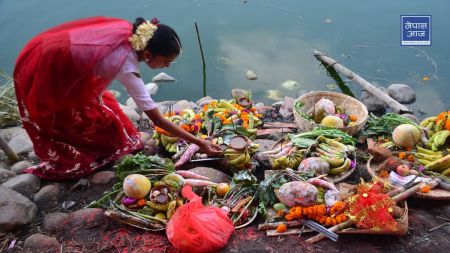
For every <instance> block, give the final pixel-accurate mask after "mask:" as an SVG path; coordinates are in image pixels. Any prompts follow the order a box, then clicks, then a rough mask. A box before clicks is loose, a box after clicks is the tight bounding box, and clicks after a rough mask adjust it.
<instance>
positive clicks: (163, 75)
mask: <svg viewBox="0 0 450 253" xmlns="http://www.w3.org/2000/svg"><path fill="white" fill-rule="evenodd" d="M152 81H153V82H155V83H157V82H175V81H176V79H175V78H173V77H171V76H169V75H168V74H166V73H164V72H161V73H159V74H157V75H156V76H154V77H153V78H152Z"/></svg>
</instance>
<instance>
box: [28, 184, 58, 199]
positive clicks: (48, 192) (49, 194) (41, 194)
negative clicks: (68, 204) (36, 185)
mask: <svg viewBox="0 0 450 253" xmlns="http://www.w3.org/2000/svg"><path fill="white" fill-rule="evenodd" d="M60 193H61V187H60V185H58V184H49V185H46V186H44V187H42V189H40V190H39V191H38V192H37V193H36V195H34V201H35V202H40V201H48V200H57V199H58V197H59V194H60Z"/></svg>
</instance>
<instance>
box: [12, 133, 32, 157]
mask: <svg viewBox="0 0 450 253" xmlns="http://www.w3.org/2000/svg"><path fill="white" fill-rule="evenodd" d="M8 145H9V147H10V148H11V149H12V150H13V151H14V152H15V153H16V154H18V155H22V154H28V153H29V152H30V151H31V150H33V143H32V142H31V139H30V137H29V136H28V134H27V133H23V134H18V135H15V136H13V137H12V138H11V140H10V141H9V142H8Z"/></svg>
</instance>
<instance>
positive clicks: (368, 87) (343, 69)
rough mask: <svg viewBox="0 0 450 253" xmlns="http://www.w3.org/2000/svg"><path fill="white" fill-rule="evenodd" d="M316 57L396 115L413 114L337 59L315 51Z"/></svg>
mask: <svg viewBox="0 0 450 253" xmlns="http://www.w3.org/2000/svg"><path fill="white" fill-rule="evenodd" d="M314 57H316V58H317V60H319V61H320V62H321V63H322V64H323V65H325V67H327V68H329V67H333V68H334V69H336V71H338V72H340V73H342V74H344V75H345V76H346V77H347V78H349V79H350V80H352V81H355V82H356V83H357V84H359V85H360V86H361V87H363V89H364V90H366V91H367V92H369V93H370V94H372V95H373V96H375V97H377V98H378V99H380V100H381V101H383V102H384V103H386V105H388V106H389V107H391V108H392V109H393V110H394V111H395V112H396V113H411V110H409V109H408V108H407V107H406V106H404V105H402V104H400V103H399V102H397V101H395V100H394V99H393V98H391V97H390V96H388V95H386V94H385V93H384V92H382V91H381V90H379V89H378V88H377V87H375V86H374V85H373V84H371V83H370V82H369V81H367V80H366V79H364V78H362V77H361V76H359V75H358V74H356V73H355V72H353V71H351V70H350V69H348V68H346V67H345V66H343V65H342V64H340V63H338V62H337V61H336V60H335V59H333V58H331V57H328V56H326V55H324V54H323V53H322V52H319V51H316V50H314Z"/></svg>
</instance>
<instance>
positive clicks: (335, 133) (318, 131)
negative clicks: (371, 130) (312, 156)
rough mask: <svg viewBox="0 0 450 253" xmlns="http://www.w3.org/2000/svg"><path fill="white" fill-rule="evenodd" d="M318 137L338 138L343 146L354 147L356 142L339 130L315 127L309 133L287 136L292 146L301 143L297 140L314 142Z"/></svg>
mask: <svg viewBox="0 0 450 253" xmlns="http://www.w3.org/2000/svg"><path fill="white" fill-rule="evenodd" d="M319 136H325V137H327V138H331V139H336V138H340V139H341V140H342V141H340V142H341V143H344V144H350V145H355V143H356V140H355V139H354V138H353V137H351V136H350V135H348V134H347V133H345V132H342V131H341V130H339V129H336V128H330V127H316V128H314V129H313V130H312V131H309V132H304V133H300V134H289V135H288V137H289V139H290V140H291V141H292V142H293V143H294V144H295V143H296V142H297V143H302V140H299V138H308V139H313V140H315V139H316V138H317V137H319Z"/></svg>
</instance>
